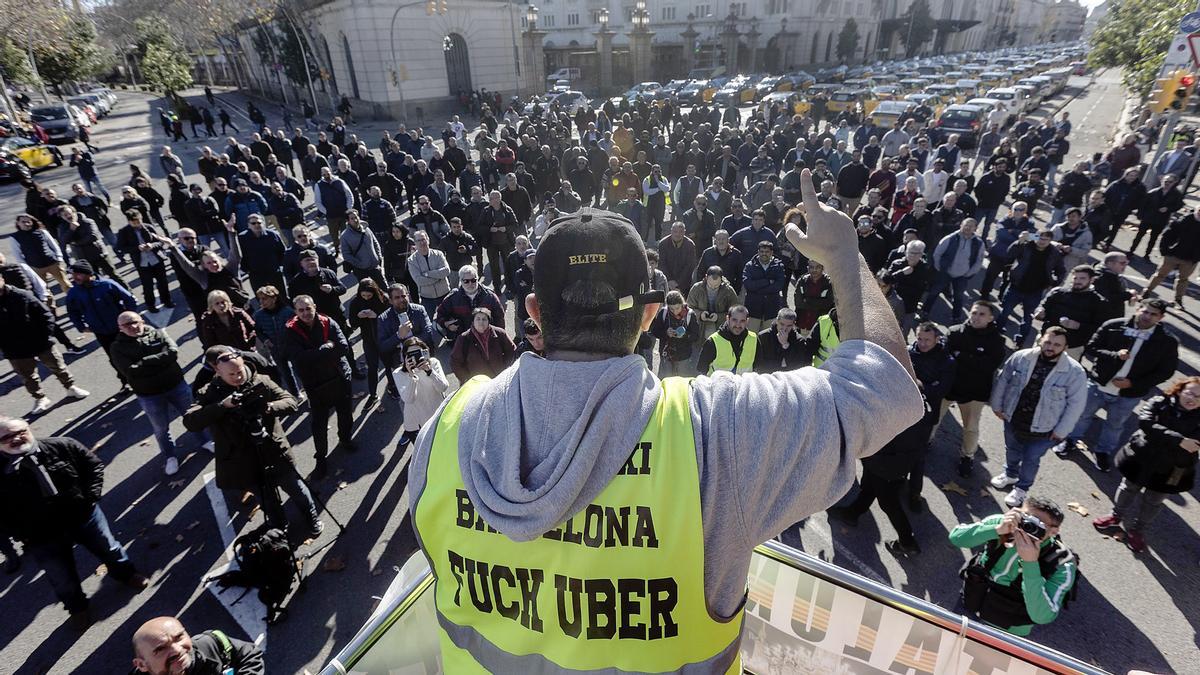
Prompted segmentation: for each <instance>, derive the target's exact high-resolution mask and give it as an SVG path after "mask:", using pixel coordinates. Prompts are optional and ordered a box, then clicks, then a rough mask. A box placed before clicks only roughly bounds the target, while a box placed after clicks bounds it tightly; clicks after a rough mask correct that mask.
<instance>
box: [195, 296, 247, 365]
mask: <svg viewBox="0 0 1200 675" xmlns="http://www.w3.org/2000/svg"><path fill="white" fill-rule="evenodd" d="M196 332H197V333H199V334H200V344H201V346H203V347H204V348H205V349H208V348H209V347H212V346H214V345H226V346H228V347H233V348H234V349H240V350H242V351H251V350H253V349H254V347H255V342H254V340H255V330H254V319H252V318H251V317H250V315H249V314H247V313H246V310H244V309H242V308H240V307H235V306H234V305H233V302H232V301H231V300H230V299H229V294H228V293H226V292H225V291H212V292H210V293H209V294H208V311H207V312H205V313H204V314H202V315H200V323H199V325H198V326H197V327H196Z"/></svg>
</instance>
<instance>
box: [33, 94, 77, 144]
mask: <svg viewBox="0 0 1200 675" xmlns="http://www.w3.org/2000/svg"><path fill="white" fill-rule="evenodd" d="M81 114H82V113H80V112H79V109H78V108H76V107H75V106H73V105H71V104H69V103H51V104H48V105H40V106H37V107H35V108H33V109H32V110H30V111H29V119H31V120H33V121H34V122H37V123H38V125H39V126H41V127H42V129H44V130H45V131H46V135H47V136H49V137H50V140H51V141H66V142H67V143H74V142H75V141H77V140H79V128H80V127H81V126H82V125H81V124H80V123H79V115H81Z"/></svg>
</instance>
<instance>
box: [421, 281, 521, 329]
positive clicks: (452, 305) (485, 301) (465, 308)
mask: <svg viewBox="0 0 1200 675" xmlns="http://www.w3.org/2000/svg"><path fill="white" fill-rule="evenodd" d="M458 284H459V286H458V288H457V289H456V290H455V291H454V292H453V293H451V294H450V295H447V296H446V297H445V299H443V300H442V302H441V304H439V305H438V308H437V312H436V313H435V314H434V321H435V322H436V323H437V325H438V326H440V327H441V329H442V332H443V333H444V334H445V335H446V337H447V338H448V339H450V340H455V339H457V338H458V336H459V335H462V334H463V333H465V332H467V331H468V330H469V329H470V328H471V317H472V316H473V314H474V312H475V310H476V309H478V308H480V307H484V308H487V310H488V311H490V312H491V313H492V316H493V317H495V318H494V319H492V325H493V326H495V327H497V328H504V305H502V304H501V303H500V297H499V296H497V295H496V294H495V293H494V292H493V291H492V290H491V289H489V288H486V287H484V286H483V285H482V284H480V283H479V272H478V270H476V269H475V266H474V265H463V266H462V267H461V268H459V270H458Z"/></svg>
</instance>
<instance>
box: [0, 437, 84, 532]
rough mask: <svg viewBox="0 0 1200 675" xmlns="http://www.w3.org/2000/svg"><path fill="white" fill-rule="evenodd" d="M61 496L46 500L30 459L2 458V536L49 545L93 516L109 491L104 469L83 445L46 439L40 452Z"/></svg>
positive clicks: (0, 487)
mask: <svg viewBox="0 0 1200 675" xmlns="http://www.w3.org/2000/svg"><path fill="white" fill-rule="evenodd" d="M34 454H35V455H36V456H37V459H38V461H39V463H40V464H41V465H42V466H43V467H45V469H46V473H48V474H49V475H50V482H51V483H53V484H54V487H55V489H56V490H57V492H58V494H56V495H54V496H45V495H44V494H43V493H42V489H41V487H40V486H39V484H38V481H37V477H36V474H35V473H34V472H35V471H37V468H36V467H35V466H33V465H32V463H31V462H30V461H29V460H28V459H27V458H23V459H22V460H21V461H20V462H15V461H14V460H15V458H14V457H13V456H11V455H7V454H6V455H2V456H0V532H4V533H5V534H8V535H10V536H12V537H14V538H16V539H19V540H21V541H23V542H26V543H38V542H43V541H48V540H50V539H53V538H55V537H58V536H60V535H61V533H62V532H63V530H64V529H67V528H70V527H74V526H77V525H80V524H81V523H83V522H84V521H85V520H87V519H88V517H89V516H91V511H92V506H94V505H95V504H96V502H98V501H100V493H101V492H102V491H103V489H104V464H103V462H101V461H100V458H98V457H96V455H94V454H93V453H92V451H91V450H88V449H87V447H86V446H84V445H83V444H82V443H80V442H79V441H77V440H75V439H73V438H66V437H51V438H41V439H38V441H37V449H36V450H35V451H34Z"/></svg>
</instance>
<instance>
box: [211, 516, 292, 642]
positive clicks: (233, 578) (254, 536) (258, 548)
mask: <svg viewBox="0 0 1200 675" xmlns="http://www.w3.org/2000/svg"><path fill="white" fill-rule="evenodd" d="M233 555H234V559H235V560H236V561H237V564H238V569H233V570H229V571H228V572H225V573H223V574H219V575H217V576H215V577H211V578H210V579H209V581H216V582H217V584H218V585H219V586H221V587H222V588H228V587H229V586H241V587H243V588H245V589H246V593H248V592H249V589H251V588H256V589H258V599H259V600H261V601H262V603H263V604H264V605H266V606H267V623H269V624H273V623H276V622H278V621H280V620H282V619H283V618H284V617H285V616H286V615H287V612H286V610H285V609H284V608H283V604H284V601H285V600H286V599H287V598H288V596H289V595H290V594H291V592H292V588H293V586H294V585H295V584H296V582H297V581H298V580H299V579H300V568H301V565H300V562H299V561H298V560H297V559H296V555H295V553H294V552H293V551H292V547H291V544H290V543H289V542H288V538H287V534H286V533H285V532H284V531H283V530H281V529H279V528H277V527H270V526H267V525H263V526H261V527H259V528H258V529H256V530H254V531H252V532H249V533H247V534H243V535H242V536H240V537H238V538H237V540H235V541H234V542H233ZM246 593H242V595H241V596H238V599H237V600H235V601H234V602H238V601H239V600H241V599H242V597H245V595H246Z"/></svg>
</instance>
